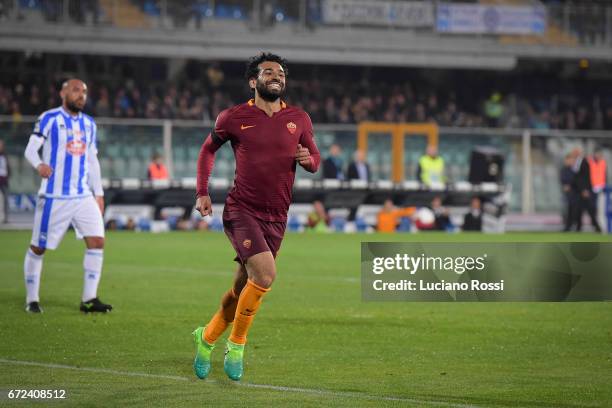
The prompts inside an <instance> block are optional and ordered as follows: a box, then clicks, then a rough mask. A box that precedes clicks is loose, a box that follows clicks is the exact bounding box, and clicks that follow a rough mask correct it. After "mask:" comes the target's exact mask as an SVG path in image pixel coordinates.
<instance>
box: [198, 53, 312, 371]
mask: <svg viewBox="0 0 612 408" xmlns="http://www.w3.org/2000/svg"><path fill="white" fill-rule="evenodd" d="M286 76H287V65H286V62H285V60H284V59H282V58H281V57H279V56H278V55H274V54H269V53H262V54H260V55H258V56H256V57H254V58H252V59H251V60H250V61H249V63H248V64H247V71H246V79H247V80H248V81H249V86H250V87H251V89H252V90H253V91H254V94H255V96H254V98H253V99H251V100H249V101H248V102H246V103H243V104H241V105H237V106H234V107H233V108H230V109H226V110H224V111H223V112H221V113H220V114H219V116H218V117H217V121H216V123H215V128H214V130H213V131H212V132H211V133H210V135H209V136H208V137H207V138H206V141H205V142H204V144H203V145H202V149H201V150H200V156H199V158H198V174H197V201H196V209H197V210H198V211H199V212H200V214H202V216H205V215H209V214H211V213H212V205H211V201H210V196H209V194H208V179H209V177H210V174H211V172H212V169H213V164H214V158H215V152H216V151H217V149H219V147H221V146H222V145H223V144H224V143H226V142H230V143H231V146H232V149H233V150H234V156H235V158H236V176H235V180H234V187H233V188H232V190H231V191H230V192H229V194H228V196H227V199H226V201H225V208H224V210H223V227H224V230H225V233H226V234H227V236H228V238H229V240H230V242H231V243H232V246H233V247H234V249H235V250H236V253H237V257H236V261H238V263H239V267H238V270H237V272H236V276H235V278H234V284H233V286H232V287H231V288H230V290H228V291H227V292H226V293H225V294H224V295H223V297H222V299H221V307H220V309H219V310H218V311H217V312H216V313H215V315H214V316H213V317H212V319H211V320H210V322H209V323H208V324H207V325H206V326H205V327H198V328H197V329H196V330H195V331H194V332H193V335H194V341H195V344H196V357H195V360H194V363H193V368H194V371H195V374H196V376H198V377H199V378H206V377H207V376H208V373H209V372H210V355H211V352H212V350H213V348H214V346H215V342H216V341H217V339H218V338H219V336H221V334H222V333H223V332H224V331H225V329H226V328H227V327H228V326H229V325H230V324H231V323H233V325H232V332H231V334H230V336H229V339H228V341H227V345H226V354H225V362H224V370H225V373H226V374H227V375H228V377H229V378H231V379H232V380H240V378H241V377H242V373H243V364H242V360H243V355H244V346H245V344H246V338H247V333H248V331H249V327H250V326H251V324H252V322H253V318H254V317H255V313H256V312H257V310H258V309H259V306H260V304H261V301H262V299H263V297H264V295H265V294H266V293H267V292H268V291H269V290H270V287H271V286H272V282H274V278H275V277H276V263H275V257H276V254H277V252H278V250H279V248H280V245H281V242H282V240H283V235H284V233H285V227H286V223H287V210H288V209H289V204H290V203H291V193H292V188H293V181H294V179H295V170H296V167H297V165H300V166H302V167H303V168H304V169H305V170H307V171H309V172H311V173H314V172H316V171H317V169H318V168H319V163H320V160H321V157H320V154H319V150H318V149H317V146H316V144H315V141H314V137H313V131H312V123H311V121H310V117H309V116H308V114H307V113H306V112H304V111H303V110H301V109H299V108H296V107H293V106H288V105H287V104H286V103H285V102H283V101H282V99H281V98H282V96H283V94H284V91H285V85H286V82H285V79H286Z"/></svg>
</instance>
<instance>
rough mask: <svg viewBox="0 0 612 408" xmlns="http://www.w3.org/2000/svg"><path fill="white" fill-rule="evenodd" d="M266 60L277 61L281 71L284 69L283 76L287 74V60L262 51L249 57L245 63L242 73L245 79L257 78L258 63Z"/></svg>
mask: <svg viewBox="0 0 612 408" xmlns="http://www.w3.org/2000/svg"><path fill="white" fill-rule="evenodd" d="M266 61H272V62H277V63H278V64H279V65H280V66H281V67H283V71H285V76H288V75H289V68H287V60H285V59H284V58H282V57H280V56H278V55H276V54H272V53H271V52H262V53H261V54H259V55H256V56H254V57H252V58H250V59H249V61H248V62H247V64H246V71H245V73H244V77H245V78H246V80H247V81H248V80H250V79H252V78H257V76H258V75H259V64H261V63H262V62H266Z"/></svg>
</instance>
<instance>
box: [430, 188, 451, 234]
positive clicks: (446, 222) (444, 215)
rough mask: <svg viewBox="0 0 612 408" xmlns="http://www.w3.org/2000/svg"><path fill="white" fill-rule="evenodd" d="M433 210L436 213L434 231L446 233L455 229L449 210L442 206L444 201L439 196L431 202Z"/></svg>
mask: <svg viewBox="0 0 612 408" xmlns="http://www.w3.org/2000/svg"><path fill="white" fill-rule="evenodd" d="M431 210H432V211H433V213H434V216H435V221H434V229H436V230H438V231H446V230H448V229H450V228H452V227H453V224H452V223H451V220H450V216H449V213H448V209H446V207H443V206H442V199H441V198H440V197H438V196H436V197H434V198H433V200H431Z"/></svg>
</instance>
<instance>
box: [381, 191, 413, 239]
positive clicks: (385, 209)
mask: <svg viewBox="0 0 612 408" xmlns="http://www.w3.org/2000/svg"><path fill="white" fill-rule="evenodd" d="M414 211H415V208H414V207H407V208H397V207H396V206H395V205H394V204H393V201H392V200H391V199H390V198H388V199H386V200H385V203H384V204H383V206H382V208H381V209H380V212H379V213H378V215H377V216H376V229H377V230H378V232H387V233H388V232H395V231H396V229H397V226H398V224H399V222H400V220H401V219H402V217H411V216H412V215H413V214H414Z"/></svg>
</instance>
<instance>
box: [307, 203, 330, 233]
mask: <svg viewBox="0 0 612 408" xmlns="http://www.w3.org/2000/svg"><path fill="white" fill-rule="evenodd" d="M312 205H313V209H312V212H311V213H310V214H308V221H307V226H308V228H309V229H311V230H312V231H314V232H327V231H328V226H329V221H330V219H329V215H328V214H327V211H325V207H324V206H323V203H322V202H321V201H319V200H317V201H315V202H314V203H312Z"/></svg>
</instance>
